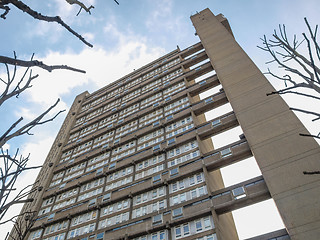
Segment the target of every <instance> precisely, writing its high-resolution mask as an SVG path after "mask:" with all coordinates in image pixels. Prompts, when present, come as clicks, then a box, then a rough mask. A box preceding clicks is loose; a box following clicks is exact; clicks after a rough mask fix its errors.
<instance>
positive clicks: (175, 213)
mask: <svg viewBox="0 0 320 240" xmlns="http://www.w3.org/2000/svg"><path fill="white" fill-rule="evenodd" d="M181 216H182V208H176V209H173V210H172V217H173V218H177V217H181Z"/></svg>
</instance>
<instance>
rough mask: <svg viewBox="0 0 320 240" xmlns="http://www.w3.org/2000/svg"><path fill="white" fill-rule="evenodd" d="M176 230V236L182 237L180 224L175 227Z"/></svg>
mask: <svg viewBox="0 0 320 240" xmlns="http://www.w3.org/2000/svg"><path fill="white" fill-rule="evenodd" d="M175 232H176V238H180V237H181V236H182V234H181V227H180V226H179V227H176V228H175Z"/></svg>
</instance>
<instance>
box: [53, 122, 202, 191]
mask: <svg viewBox="0 0 320 240" xmlns="http://www.w3.org/2000/svg"><path fill="white" fill-rule="evenodd" d="M182 121H184V120H182ZM182 121H180V122H182ZM181 129H184V128H183V127H182V128H181ZM161 134H164V130H163V129H159V130H157V131H155V132H152V133H149V134H147V135H144V136H142V137H141V138H139V139H138V142H139V143H140V145H139V146H138V149H137V150H142V149H144V148H147V147H149V146H150V147H151V146H153V145H155V144H158V143H161V142H162V141H163V140H164V137H163V136H161ZM157 136H159V137H157ZM148 140H150V141H148ZM173 140H174V139H173ZM170 141H171V140H170ZM170 141H169V142H168V144H170ZM135 146H136V140H134V141H131V142H129V143H126V144H124V145H120V146H119V147H117V148H115V149H113V150H112V157H111V162H114V161H116V160H119V159H121V158H124V157H126V156H128V155H131V154H133V153H135V151H136V148H135ZM197 146H198V145H197V142H196V141H193V142H190V143H187V144H185V145H182V146H179V147H177V148H175V149H172V150H170V151H169V152H168V154H167V157H168V159H169V158H172V157H175V156H178V155H180V154H182V153H185V152H187V151H189V150H191V149H193V148H196V147H197ZM109 156H110V153H109V152H106V153H103V154H101V155H99V156H97V157H95V158H93V159H90V160H89V161H88V165H89V163H90V164H93V163H95V162H98V161H100V160H102V159H105V161H104V164H106V163H107V159H106V158H108V157H109ZM193 157H195V156H193ZM104 164H101V163H100V164H97V165H95V166H91V167H87V169H86V172H88V171H91V170H93V169H95V168H98V167H100V166H103V165H104ZM85 167H86V162H82V163H80V164H78V165H75V166H73V167H71V168H68V169H67V170H66V171H65V174H64V171H61V172H59V173H57V174H55V175H54V176H53V178H52V179H53V180H55V181H52V182H51V183H50V187H53V186H56V185H58V184H60V183H61V182H64V181H67V180H70V179H72V178H75V177H77V176H79V175H82V174H83V173H84V168H85ZM81 169H83V170H81ZM63 176H64V178H63V180H62V179H61V178H62V177H63Z"/></svg>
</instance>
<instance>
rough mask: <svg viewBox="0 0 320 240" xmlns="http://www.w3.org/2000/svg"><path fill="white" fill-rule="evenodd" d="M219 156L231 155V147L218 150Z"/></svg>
mask: <svg viewBox="0 0 320 240" xmlns="http://www.w3.org/2000/svg"><path fill="white" fill-rule="evenodd" d="M220 154H221V157H222V158H225V157H228V156H230V155H232V152H231V148H226V149H223V150H221V151H220Z"/></svg>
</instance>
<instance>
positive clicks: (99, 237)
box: [96, 232, 104, 240]
mask: <svg viewBox="0 0 320 240" xmlns="http://www.w3.org/2000/svg"><path fill="white" fill-rule="evenodd" d="M103 236H104V233H103V232H102V233H98V234H97V238H96V239H97V240H98V239H103Z"/></svg>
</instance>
